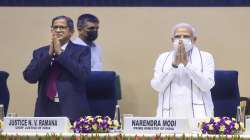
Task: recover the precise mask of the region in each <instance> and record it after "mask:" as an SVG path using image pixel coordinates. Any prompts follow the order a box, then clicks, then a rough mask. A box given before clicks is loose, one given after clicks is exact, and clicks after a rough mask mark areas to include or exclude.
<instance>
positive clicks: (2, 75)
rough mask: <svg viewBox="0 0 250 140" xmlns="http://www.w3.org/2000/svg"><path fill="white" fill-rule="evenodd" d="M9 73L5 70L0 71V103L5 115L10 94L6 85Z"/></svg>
mask: <svg viewBox="0 0 250 140" xmlns="http://www.w3.org/2000/svg"><path fill="white" fill-rule="evenodd" d="M8 77H9V74H8V73H7V72H5V71H0V104H3V105H4V115H5V116H6V114H7V111H8V107H9V100H10V94H9V89H8V86H7V79H8Z"/></svg>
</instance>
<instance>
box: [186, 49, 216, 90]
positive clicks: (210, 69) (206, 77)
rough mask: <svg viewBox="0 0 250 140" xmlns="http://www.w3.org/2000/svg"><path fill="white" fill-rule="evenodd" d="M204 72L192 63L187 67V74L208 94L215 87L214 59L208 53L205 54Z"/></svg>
mask: <svg viewBox="0 0 250 140" xmlns="http://www.w3.org/2000/svg"><path fill="white" fill-rule="evenodd" d="M203 55H204V56H203V59H202V60H203V72H201V70H200V69H198V68H197V67H194V66H193V65H192V64H191V63H188V64H187V65H186V72H187V74H188V75H189V77H190V78H191V79H192V80H193V82H194V84H195V85H196V86H197V87H199V88H200V89H201V90H202V91H204V92H208V91H210V89H211V88H212V87H213V86H214V84H215V82H214V59H213V56H212V55H211V54H209V53H207V52H205V53H204V54H203Z"/></svg>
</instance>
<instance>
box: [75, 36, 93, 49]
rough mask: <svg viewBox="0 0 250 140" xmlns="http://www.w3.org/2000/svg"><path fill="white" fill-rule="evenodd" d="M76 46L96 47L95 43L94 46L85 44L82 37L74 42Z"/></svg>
mask: <svg viewBox="0 0 250 140" xmlns="http://www.w3.org/2000/svg"><path fill="white" fill-rule="evenodd" d="M74 42H75V43H76V44H80V45H83V46H89V47H96V44H95V43H94V42H93V43H92V44H90V45H88V44H87V43H86V42H84V41H83V40H82V39H81V38H80V37H77V38H76V39H75V41H74Z"/></svg>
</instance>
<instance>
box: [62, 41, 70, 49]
mask: <svg viewBox="0 0 250 140" xmlns="http://www.w3.org/2000/svg"><path fill="white" fill-rule="evenodd" d="M68 44H69V41H68V42H67V43H65V44H64V45H62V46H61V49H62V50H65V49H66V47H67V46H68Z"/></svg>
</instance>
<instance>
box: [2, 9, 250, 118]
mask: <svg viewBox="0 0 250 140" xmlns="http://www.w3.org/2000/svg"><path fill="white" fill-rule="evenodd" d="M82 13H93V14H95V15H97V16H98V17H99V18H100V21H101V23H100V34H99V38H98V40H97V42H98V43H99V44H100V45H101V46H102V49H103V55H104V67H105V70H114V71H116V72H117V73H119V74H120V76H121V83H122V101H121V102H120V105H121V111H122V113H132V114H135V115H138V116H153V115H155V110H156V104H157V96H158V94H157V93H156V92H155V91H153V90H152V88H151V86H150V80H151V78H152V76H153V68H154V64H155V61H156V58H157V57H158V56H159V54H160V53H162V52H164V51H167V50H169V49H170V46H171V42H170V31H171V27H172V26H173V25H175V24H176V23H178V22H188V23H191V24H193V25H194V26H195V27H196V28H197V31H198V32H197V34H198V40H197V45H198V46H199V48H201V49H202V50H206V51H209V52H211V53H212V54H213V56H214V59H215V64H216V68H217V69H229V70H231V69H234V70H238V71H239V87H240V92H241V95H242V96H247V97H250V88H249V83H250V63H249V60H250V55H249V52H250V39H249V36H250V28H249V25H250V18H249V13H250V8H247V7H245V8H244V7H241V8H237V7H235V8H232V7H231V8H218V7H217V8H209V7H206V8H202V7H199V8H188V7H187V8H177V7H155V8H150V7H140V8H139V7H133V8H128V7H114V8H112V7H74V8H73V7H47V8H44V7H43V8H42V7H20V8H17V7H1V8H0V19H1V24H0V25H1V26H0V31H1V34H0V40H1V45H0V50H1V51H0V69H1V70H5V71H8V72H9V73H10V78H9V79H8V85H9V90H10V97H11V98H10V107H9V112H16V113H18V115H19V116H31V115H33V111H34V104H35V99H36V97H37V85H36V84H33V85H32V84H28V83H27V82H25V81H24V80H23V76H22V72H23V70H24V69H25V67H26V66H27V64H28V63H29V62H30V60H31V57H32V51H33V50H34V49H36V48H38V47H41V46H43V45H46V44H48V43H49V42H50V26H51V19H52V18H53V17H54V16H58V15H67V16H70V17H72V18H73V19H74V20H76V19H77V17H78V16H79V15H80V14H82ZM75 35H76V34H75Z"/></svg>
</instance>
